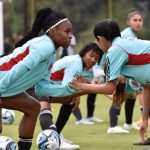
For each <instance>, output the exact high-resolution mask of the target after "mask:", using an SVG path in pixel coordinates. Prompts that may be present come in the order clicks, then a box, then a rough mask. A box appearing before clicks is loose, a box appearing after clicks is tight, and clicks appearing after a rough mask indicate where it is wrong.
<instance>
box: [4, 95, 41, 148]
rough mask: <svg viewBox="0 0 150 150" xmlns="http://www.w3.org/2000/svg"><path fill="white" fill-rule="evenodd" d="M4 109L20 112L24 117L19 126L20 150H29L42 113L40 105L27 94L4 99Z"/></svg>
mask: <svg viewBox="0 0 150 150" xmlns="http://www.w3.org/2000/svg"><path fill="white" fill-rule="evenodd" d="M1 106H2V107H4V108H8V109H14V110H18V111H20V112H23V113H24V115H23V117H22V119H21V121H20V124H19V142H18V147H19V150H29V149H30V147H31V144H32V138H33V133H34V129H35V125H36V121H37V117H38V114H39V111H40V104H39V102H38V101H36V100H35V99H34V98H32V97H31V96H29V95H28V94H26V93H22V94H19V95H16V96H12V97H7V98H2V105H1Z"/></svg>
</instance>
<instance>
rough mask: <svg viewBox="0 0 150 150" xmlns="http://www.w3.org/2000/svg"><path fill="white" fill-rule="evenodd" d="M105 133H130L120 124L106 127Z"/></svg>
mask: <svg viewBox="0 0 150 150" xmlns="http://www.w3.org/2000/svg"><path fill="white" fill-rule="evenodd" d="M107 133H130V132H129V131H128V130H125V129H123V128H122V127H120V126H115V127H110V128H108V130H107Z"/></svg>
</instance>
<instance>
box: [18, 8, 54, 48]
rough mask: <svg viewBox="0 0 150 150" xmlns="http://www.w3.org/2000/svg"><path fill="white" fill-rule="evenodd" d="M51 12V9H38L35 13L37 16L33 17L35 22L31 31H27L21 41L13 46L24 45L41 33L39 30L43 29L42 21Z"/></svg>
mask: <svg viewBox="0 0 150 150" xmlns="http://www.w3.org/2000/svg"><path fill="white" fill-rule="evenodd" d="M52 12H53V10H52V9H51V8H43V9H40V10H39V11H38V12H37V15H36V17H35V21H34V23H33V25H32V30H31V31H29V32H28V33H27V34H26V35H25V36H24V38H23V39H21V40H20V41H19V42H17V43H16V44H15V47H19V46H22V45H23V44H24V43H26V42H27V41H28V40H30V39H32V38H34V37H36V36H37V35H38V34H39V32H40V31H41V29H42V28H43V23H44V20H45V19H46V18H47V16H48V15H49V14H51V13H52Z"/></svg>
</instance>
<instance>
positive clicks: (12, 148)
mask: <svg viewBox="0 0 150 150" xmlns="http://www.w3.org/2000/svg"><path fill="white" fill-rule="evenodd" d="M16 147H17V146H16V143H15V142H14V140H13V139H12V138H10V137H6V136H0V150H16Z"/></svg>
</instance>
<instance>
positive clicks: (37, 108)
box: [30, 101, 41, 115]
mask: <svg viewBox="0 0 150 150" xmlns="http://www.w3.org/2000/svg"><path fill="white" fill-rule="evenodd" d="M40 108H41V107H40V103H39V102H38V101H35V102H34V104H33V106H32V108H31V110H30V111H31V114H34V115H38V114H39V112H40Z"/></svg>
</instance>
